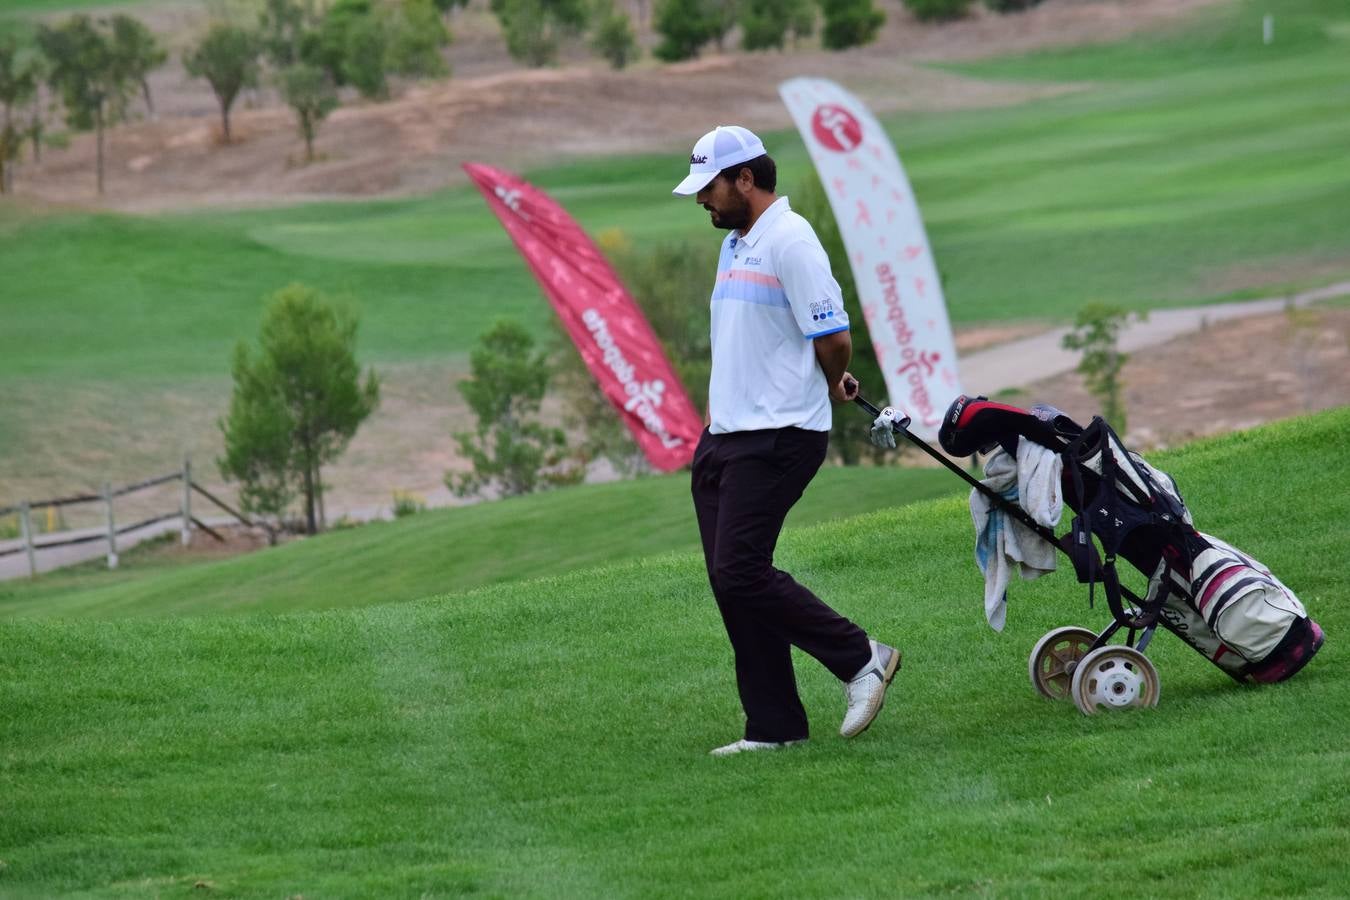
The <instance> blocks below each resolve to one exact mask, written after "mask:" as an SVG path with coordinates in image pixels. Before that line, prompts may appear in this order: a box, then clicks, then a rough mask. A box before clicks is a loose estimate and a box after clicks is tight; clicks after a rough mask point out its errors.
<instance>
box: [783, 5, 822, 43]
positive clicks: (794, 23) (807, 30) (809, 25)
mask: <svg viewBox="0 0 1350 900" xmlns="http://www.w3.org/2000/svg"><path fill="white" fill-rule="evenodd" d="M788 31H790V32H792V43H793V44H794V45H797V44H800V43H801V40H802V38H809V37H810V36H811V35H813V34H815V33H816V4H815V0H789V3H788Z"/></svg>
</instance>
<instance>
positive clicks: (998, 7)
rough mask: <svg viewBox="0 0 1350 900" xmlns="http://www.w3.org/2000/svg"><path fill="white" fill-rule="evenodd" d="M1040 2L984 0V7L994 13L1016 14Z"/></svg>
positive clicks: (1032, 0)
mask: <svg viewBox="0 0 1350 900" xmlns="http://www.w3.org/2000/svg"><path fill="white" fill-rule="evenodd" d="M1040 2H1041V0H984V5H985V6H987V7H989V8H990V9H992V10H993V11H994V12H1000V13H1016V12H1025V11H1026V10H1028V9H1031V8H1032V7H1033V6H1036V5H1038V4H1039V3H1040Z"/></svg>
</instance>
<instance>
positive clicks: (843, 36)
mask: <svg viewBox="0 0 1350 900" xmlns="http://www.w3.org/2000/svg"><path fill="white" fill-rule="evenodd" d="M820 9H821V12H822V13H824V15H825V27H824V28H823V29H822V30H821V34H820V42H821V44H823V45H824V46H825V48H826V49H828V50H847V49H848V48H849V47H861V46H862V45H864V44H870V43H871V42H872V41H873V40H874V39H875V38H876V36H877V31H878V30H880V28H881V25H882V23H883V22H885V21H886V15H885V13H883V12H882V11H881V10H879V9H877V8H876V7H875V6H873V5H872V0H821V3H820Z"/></svg>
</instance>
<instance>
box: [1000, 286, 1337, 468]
mask: <svg viewBox="0 0 1350 900" xmlns="http://www.w3.org/2000/svg"><path fill="white" fill-rule="evenodd" d="M1122 376H1123V380H1124V384H1125V405H1126V415H1127V417H1128V430H1127V433H1126V440H1127V442H1128V443H1130V444H1131V445H1132V446H1135V447H1137V448H1138V449H1140V450H1146V449H1149V448H1156V447H1166V446H1174V445H1177V444H1181V443H1185V442H1186V441H1189V440H1192V439H1194V438H1197V437H1204V436H1207V435H1212V434H1222V433H1224V432H1228V431H1235V430H1238V429H1243V428H1251V427H1253V426H1255V425H1260V424H1262V423H1265V422H1270V421H1273V420H1276V419H1283V418H1288V417H1289V416H1294V415H1298V414H1300V413H1305V412H1314V411H1317V410H1323V409H1331V408H1334V407H1338V406H1344V405H1346V404H1350V309H1345V308H1341V307H1309V308H1307V309H1302V310H1298V311H1295V312H1292V313H1276V314H1274V315H1267V316H1253V317H1251V318H1248V319H1238V320H1233V321H1229V322H1225V323H1222V324H1219V325H1213V326H1210V327H1209V328H1206V329H1205V330H1203V331H1200V332H1196V333H1195V334H1190V335H1186V336H1185V337H1181V338H1177V339H1176V340H1173V341H1170V342H1168V343H1166V344H1163V345H1161V346H1158V347H1151V348H1149V349H1147V350H1140V351H1137V352H1135V353H1134V354H1133V355H1132V356H1131V357H1130V360H1129V362H1127V363H1126V365H1125V369H1124V371H1123V373H1122ZM1000 399H1003V398H1000ZM1007 399H1008V402H1011V403H1014V404H1018V405H1029V404H1031V403H1038V402H1044V403H1050V404H1053V405H1054V406H1058V407H1059V408H1060V409H1062V410H1064V411H1065V412H1067V413H1068V414H1069V415H1070V416H1072V417H1073V418H1074V419H1077V420H1078V421H1080V422H1087V421H1089V420H1090V419H1091V418H1092V416H1093V415H1095V414H1096V413H1098V412H1099V411H1100V404H1099V403H1098V402H1097V400H1096V399H1094V398H1093V397H1092V395H1091V394H1089V393H1088V391H1087V389H1086V388H1085V387H1084V385H1083V379H1082V377H1081V376H1079V375H1078V374H1076V373H1071V374H1067V375H1063V376H1060V377H1057V378H1051V379H1047V380H1045V381H1041V382H1038V383H1036V384H1033V385H1030V386H1028V387H1027V388H1025V389H1023V390H1021V391H1018V392H1017V393H1016V394H1013V395H1011V396H1009V397H1008V398H1007Z"/></svg>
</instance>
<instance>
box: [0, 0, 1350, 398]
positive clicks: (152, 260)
mask: <svg viewBox="0 0 1350 900" xmlns="http://www.w3.org/2000/svg"><path fill="white" fill-rule="evenodd" d="M1267 9H1270V10H1272V11H1274V12H1275V13H1276V14H1277V18H1278V20H1279V22H1280V38H1279V40H1278V41H1277V42H1276V44H1275V45H1273V46H1272V47H1263V46H1261V44H1260V42H1259V40H1258V39H1257V38H1258V35H1259V20H1260V14H1261V12H1263V11H1265V10H1267ZM1348 23H1350V10H1347V9H1346V8H1345V7H1344V5H1343V4H1341V3H1339V2H1333V0H1282V2H1274V3H1269V4H1258V3H1254V2H1237V3H1233V4H1231V5H1225V6H1223V7H1221V8H1219V9H1217V10H1215V11H1213V13H1211V14H1209V15H1206V16H1204V17H1202V18H1201V19H1200V20H1199V21H1198V22H1197V23H1196V24H1194V25H1193V26H1191V27H1190V28H1189V29H1188V30H1186V31H1184V32H1183V33H1182V34H1180V35H1178V36H1174V37H1171V38H1169V39H1168V40H1167V41H1165V42H1162V43H1161V44H1160V43H1159V39H1157V38H1152V37H1150V38H1141V39H1139V40H1136V41H1133V42H1130V43H1127V44H1123V45H1119V46H1116V47H1113V48H1107V49H1103V48H1090V49H1085V50H1082V51H1077V52H1062V53H1058V54H1051V55H1041V56H1035V57H1031V58H1027V59H1022V60H1012V61H996V62H990V63H982V64H972V65H969V66H965V67H963V71H967V72H968V73H971V74H975V75H979V76H981V77H991V78H1019V79H1026V78H1036V79H1051V80H1059V81H1064V82H1072V83H1075V84H1080V85H1082V89H1081V90H1080V91H1078V92H1076V93H1073V94H1069V95H1066V96H1062V97H1058V98H1055V99H1050V100H1043V101H1038V102H1034V103H1028V104H1023V105H1020V106H1016V107H1012V108H1007V109H1000V110H981V111H974V112H960V113H943V114H923V115H918V114H904V115H896V116H891V117H889V118H888V119H887V126H888V128H889V130H890V132H891V134H892V136H893V139H894V141H895V144H896V147H897V149H898V150H899V151H900V153H901V155H902V156H903V158H904V160H905V164H906V167H907V169H908V171H909V174H910V176H911V179H912V181H913V184H914V188H915V192H916V195H917V197H918V200H919V203H920V205H921V206H922V209H923V212H924V215H925V219H926V222H927V224H928V229H929V233H930V236H931V238H932V241H933V246H934V253H935V254H936V256H937V259H938V262H939V265H940V268H941V270H942V273H943V277H944V285H945V289H946V294H947V298H948V303H949V307H950V311H951V315H952V319H953V320H954V321H955V322H956V323H957V324H962V323H971V322H980V321H988V320H1017V319H1029V318H1030V319H1056V320H1063V319H1066V318H1068V317H1070V316H1072V314H1073V313H1074V312H1075V311H1076V310H1077V309H1078V307H1079V306H1081V305H1082V304H1084V303H1086V302H1087V301H1089V300H1094V299H1107V300H1111V301H1113V302H1116V303H1120V304H1124V305H1127V306H1130V307H1135V308H1151V307H1158V306H1167V305H1175V304H1179V303H1194V302H1205V301H1208V300H1213V299H1218V298H1223V297H1231V296H1234V295H1244V294H1251V293H1262V292H1270V291H1276V290H1278V289H1281V288H1283V287H1286V286H1289V285H1303V284H1311V283H1324V282H1329V281H1334V280H1337V279H1339V278H1347V277H1350V247H1348V246H1347V241H1346V239H1345V235H1346V234H1347V233H1350V167H1347V166H1345V165H1344V148H1345V147H1346V146H1347V145H1350V115H1347V111H1350V24H1348ZM1160 48H1161V49H1160ZM768 143H769V145H770V147H771V148H772V149H773V152H774V154H775V156H776V157H778V159H779V161H780V164H781V168H782V172H781V177H780V184H781V185H782V188H783V190H784V192H786V193H789V194H790V193H791V192H792V190H793V188H794V186H795V185H797V184H799V183H800V182H801V179H802V178H803V177H804V176H805V174H806V173H807V171H808V162H807V160H806V159H805V155H804V150H803V148H802V145H801V143H800V141H799V140H798V139H797V137H796V135H795V133H780V134H773V135H769V136H768ZM684 146H685V145H684V143H680V144H679V145H678V146H673V147H672V148H671V151H670V153H668V154H665V155H661V156H648V157H638V158H622V159H603V160H597V161H593V162H585V163H569V164H568V165H566V166H563V167H560V168H554V169H544V170H538V171H535V172H532V173H529V175H530V177H531V178H532V179H533V180H534V181H536V182H537V183H538V184H540V185H541V186H542V187H544V188H545V189H547V190H549V191H550V192H551V193H552V194H553V195H554V196H555V197H556V198H557V199H558V200H559V201H561V202H562V203H563V204H564V205H566V206H567V207H568V209H569V210H570V211H572V212H573V213H574V214H575V215H576V216H577V217H578V219H579V220H580V221H581V222H582V224H583V225H584V226H585V227H586V228H587V229H588V230H589V231H591V232H592V233H598V232H600V231H603V230H606V229H618V230H620V231H623V232H625V233H626V234H627V235H628V236H629V237H630V239H631V240H633V241H634V242H635V243H637V244H638V245H639V246H646V245H649V244H651V243H653V242H657V241H661V240H685V239H691V238H692V239H694V240H703V241H706V242H707V243H708V245H709V246H710V247H711V246H712V245H713V244H715V242H716V240H717V238H716V235H715V234H714V233H713V232H712V230H711V229H710V228H708V226H707V223H706V218H705V217H704V216H703V214H702V213H701V212H700V211H699V210H697V209H696V208H694V206H693V204H692V203H689V202H687V201H686V202H680V201H677V200H676V199H674V198H672V197H671V196H670V187H671V185H672V184H674V183H675V181H677V180H678V178H679V175H680V172H681V169H682V168H683V167H682V165H681V159H682V156H683V151H682V149H681V148H683V147H684ZM450 174H451V173H447V177H448V176H449V175H450ZM0 239H2V240H3V253H4V260H5V270H6V277H7V283H6V289H5V290H4V292H3V293H0V316H3V318H4V321H5V323H6V327H5V328H4V329H3V330H0V388H4V389H3V390H0V397H4V398H5V399H4V400H0V403H10V402H14V401H13V398H14V397H16V395H17V396H22V383H23V381H24V380H26V379H34V378H43V379H53V378H55V379H88V378H102V379H135V378H138V377H163V376H173V377H184V376H196V375H224V374H225V372H226V370H227V366H228V359H229V352H230V348H231V346H232V345H233V343H234V341H235V340H237V339H239V338H241V337H248V336H250V335H251V334H252V333H253V331H254V330H255V329H256V326H257V319H258V313H259V309H260V305H261V298H262V296H263V295H264V294H265V293H268V292H270V291H273V290H276V289H277V288H279V287H281V286H283V285H285V284H286V283H288V282H291V281H297V280H298V281H305V282H308V283H312V284H314V285H316V286H318V287H320V288H322V289H324V290H327V291H331V292H334V293H338V294H347V295H350V296H351V297H352V298H353V299H354V300H355V301H356V302H357V303H358V305H359V307H360V309H361V311H362V313H363V327H362V348H363V350H364V352H365V354H366V355H367V357H368V358H369V359H371V360H372V361H374V362H377V363H378V362H396V361H416V360H423V359H428V358H442V357H444V356H445V355H447V354H456V353H463V352H464V351H466V350H467V349H468V348H469V347H470V346H471V345H472V344H473V341H474V340H475V339H476V338H477V336H478V335H479V334H480V333H481V332H482V331H483V329H484V328H485V327H486V326H487V325H488V324H489V323H490V322H491V321H492V320H493V319H494V318H496V317H498V316H501V315H510V316H515V317H518V318H520V319H522V320H523V321H525V322H526V323H527V324H528V325H529V326H530V327H532V328H535V329H538V330H540V332H541V333H542V330H543V329H544V328H545V326H546V322H547V321H548V317H549V315H550V313H549V311H548V309H547V306H546V305H545V304H544V303H543V301H542V299H541V298H540V296H539V293H538V290H537V288H536V287H535V286H534V284H533V282H532V281H531V279H530V276H529V274H528V272H527V271H526V269H525V267H524V265H523V264H522V263H521V261H520V260H519V258H518V256H517V255H516V253H515V251H514V249H513V248H512V247H511V245H510V243H509V241H508V239H507V237H506V235H505V234H504V233H503V232H502V230H501V229H500V228H499V227H498V226H497V224H496V223H495V221H494V220H493V218H492V216H491V214H490V213H489V212H488V210H487V208H486V206H485V204H484V203H483V202H482V200H481V198H480V197H479V196H478V195H477V193H476V192H475V191H473V190H472V189H471V188H468V187H458V188H454V189H448V190H446V191H444V192H442V193H438V194H435V195H432V196H429V197H426V198H418V199H411V200H396V201H374V202H351V203H325V204H314V205H307V206H301V207H293V208H285V209H277V210H269V211H248V212H208V213H195V214H174V215H160V216H146V217H127V216H116V215H69V214H52V215H47V216H35V215H34V214H32V213H26V212H21V211H19V210H16V209H8V210H0ZM839 264H841V265H842V264H843V261H839ZM15 388H18V390H17V391H16V390H15Z"/></svg>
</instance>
